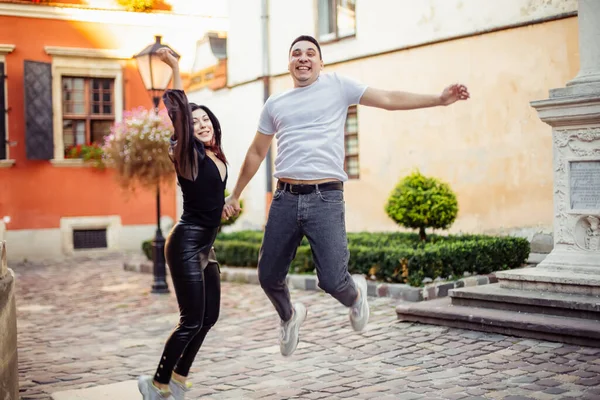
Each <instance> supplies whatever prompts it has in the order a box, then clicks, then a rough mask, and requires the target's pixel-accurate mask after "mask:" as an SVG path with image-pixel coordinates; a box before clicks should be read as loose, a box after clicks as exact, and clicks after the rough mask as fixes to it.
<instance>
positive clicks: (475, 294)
mask: <svg viewBox="0 0 600 400" xmlns="http://www.w3.org/2000/svg"><path fill="white" fill-rule="evenodd" d="M449 294H450V296H451V298H452V304H453V305H455V306H465V307H480V308H492V309H496V310H509V311H517V312H525V313H536V314H545V315H557V316H563V317H570V318H584V319H593V320H596V321H599V320H600V297H598V296H583V295H576V294H569V293H554V292H547V291H532V290H519V289H507V288H504V287H502V286H500V284H498V283H495V284H492V285H486V286H477V287H470V288H462V289H453V290H451V291H450V292H449Z"/></svg>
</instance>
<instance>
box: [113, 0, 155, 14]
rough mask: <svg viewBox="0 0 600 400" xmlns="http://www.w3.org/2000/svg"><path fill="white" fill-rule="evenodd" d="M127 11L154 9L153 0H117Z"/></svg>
mask: <svg viewBox="0 0 600 400" xmlns="http://www.w3.org/2000/svg"><path fill="white" fill-rule="evenodd" d="M117 3H119V5H120V6H123V7H125V9H126V10H127V11H135V12H148V11H152V10H153V9H154V3H155V0H117Z"/></svg>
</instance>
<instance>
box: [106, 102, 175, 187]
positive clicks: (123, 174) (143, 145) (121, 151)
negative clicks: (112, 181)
mask: <svg viewBox="0 0 600 400" xmlns="http://www.w3.org/2000/svg"><path fill="white" fill-rule="evenodd" d="M172 135H173V126H172V124H171V121H170V119H169V118H168V116H167V113H166V111H164V110H163V111H161V112H160V113H158V114H156V113H155V112H154V111H150V110H148V109H145V108H143V107H138V108H136V109H133V110H131V111H127V112H125V114H124V115H123V121H121V122H118V123H115V124H114V125H113V126H112V128H111V134H110V135H108V136H107V137H106V140H105V143H104V146H103V148H102V150H103V151H104V161H105V163H106V165H107V166H109V167H112V168H114V169H115V170H116V171H117V174H116V175H117V179H118V181H119V183H120V185H121V186H122V187H123V188H126V189H133V188H135V187H138V186H141V187H145V188H156V187H157V185H159V184H160V183H162V182H164V183H168V184H170V183H172V182H173V181H174V179H173V178H174V175H173V174H174V172H175V168H174V167H173V163H172V162H171V159H170V158H169V153H168V151H169V139H170V137H171V136H172Z"/></svg>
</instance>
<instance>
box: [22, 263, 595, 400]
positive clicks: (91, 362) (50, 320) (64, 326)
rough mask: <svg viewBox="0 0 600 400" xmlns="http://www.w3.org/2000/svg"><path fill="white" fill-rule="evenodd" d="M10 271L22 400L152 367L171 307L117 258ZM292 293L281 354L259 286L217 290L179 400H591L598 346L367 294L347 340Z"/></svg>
mask: <svg viewBox="0 0 600 400" xmlns="http://www.w3.org/2000/svg"><path fill="white" fill-rule="evenodd" d="M13 268H14V270H15V272H16V274H17V286H18V289H17V293H18V297H17V306H18V329H19V371H20V387H21V395H22V399H23V400H26V399H49V398H50V396H49V394H50V393H52V392H55V391H62V390H69V389H78V388H85V387H90V386H96V385H105V384H111V383H116V382H120V381H126V380H131V379H135V378H136V377H137V376H138V375H139V374H141V373H146V374H152V373H153V372H154V369H155V367H156V362H157V361H158V358H159V356H160V352H161V350H162V345H163V343H164V340H165V339H166V337H167V336H168V334H169V333H170V331H171V330H172V328H173V327H174V325H175V323H176V322H177V305H176V302H175V298H174V295H173V294H172V293H171V295H153V294H151V293H150V290H149V289H150V286H151V279H152V277H151V276H150V275H147V274H140V273H134V272H126V271H124V270H123V262H122V260H120V259H118V258H115V257H112V258H111V257H104V258H97V259H89V258H88V259H84V258H79V259H70V260H67V261H66V262H63V263H60V264H59V263H55V264H52V263H47V264H46V265H43V264H34V265H32V264H29V265H17V266H13ZM292 296H293V299H294V300H301V301H303V302H305V304H306V305H307V306H308V310H309V314H308V319H307V321H306V323H305V325H304V326H303V329H302V330H301V345H300V346H299V348H298V350H297V351H296V353H295V354H294V355H293V356H292V357H291V358H289V359H286V358H283V357H282V356H281V355H280V354H279V347H278V345H277V335H278V331H277V324H278V321H277V317H276V314H275V312H274V310H273V308H272V306H271V304H270V303H269V302H268V300H267V298H266V297H265V296H264V294H263V292H262V291H261V289H260V287H259V286H256V285H249V284H234V283H223V301H222V312H221V318H220V320H219V322H218V323H217V325H216V326H215V328H214V330H213V331H212V332H211V333H209V336H208V338H207V340H206V342H205V345H204V347H203V348H202V349H201V351H200V353H199V354H198V357H197V359H196V362H195V364H194V367H193V369H192V373H191V380H192V382H193V383H194V389H193V390H192V391H191V392H190V394H191V395H190V396H189V398H192V399H199V398H202V399H264V400H272V399H328V400H329V399H406V400H409V399H427V400H434V399H504V400H516V399H540V400H543V399H565V400H566V399H578V400H583V399H600V385H599V384H600V349H597V348H585V347H579V346H571V345H563V344H560V343H550V342H544V341H537V340H525V339H519V338H515V337H507V336H501V335H494V334H485V333H480V332H472V331H465V330H460V329H448V328H444V327H437V326H430V325H420V324H414V323H398V322H397V320H396V315H395V311H394V305H395V304H394V302H393V301H392V300H391V299H387V298H379V299H371V303H370V304H371V316H372V317H371V322H370V324H369V326H368V330H367V331H365V332H363V333H360V334H357V333H354V332H353V331H352V330H351V329H350V325H349V323H348V318H347V311H346V309H345V308H344V307H342V306H341V305H339V304H338V303H337V302H336V301H335V300H333V299H332V298H331V297H329V296H327V295H324V294H323V293H321V292H314V291H313V292H304V291H294V292H293V293H292ZM140 397H141V396H140Z"/></svg>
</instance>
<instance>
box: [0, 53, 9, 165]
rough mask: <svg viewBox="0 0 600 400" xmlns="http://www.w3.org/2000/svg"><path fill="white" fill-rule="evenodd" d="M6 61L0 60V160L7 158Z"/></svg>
mask: <svg viewBox="0 0 600 400" xmlns="http://www.w3.org/2000/svg"><path fill="white" fill-rule="evenodd" d="M5 79H6V76H5V75H4V63H2V62H0V160H4V159H6V109H7V108H8V107H6V104H4V100H5V95H4V80H5Z"/></svg>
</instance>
